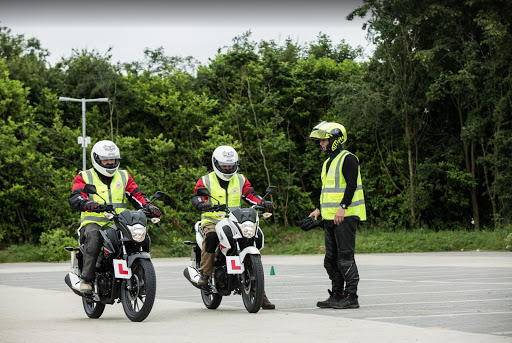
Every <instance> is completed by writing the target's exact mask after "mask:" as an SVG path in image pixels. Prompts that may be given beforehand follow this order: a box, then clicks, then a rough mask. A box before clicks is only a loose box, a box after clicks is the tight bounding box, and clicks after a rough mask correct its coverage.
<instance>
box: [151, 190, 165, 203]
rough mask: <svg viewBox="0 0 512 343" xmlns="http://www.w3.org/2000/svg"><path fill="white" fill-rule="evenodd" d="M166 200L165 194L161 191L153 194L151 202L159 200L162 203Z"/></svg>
mask: <svg viewBox="0 0 512 343" xmlns="http://www.w3.org/2000/svg"><path fill="white" fill-rule="evenodd" d="M166 198H167V194H165V193H164V192H162V191H157V192H156V193H155V195H153V201H155V200H160V201H163V200H165V199H166Z"/></svg>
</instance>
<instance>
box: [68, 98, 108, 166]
mask: <svg viewBox="0 0 512 343" xmlns="http://www.w3.org/2000/svg"><path fill="white" fill-rule="evenodd" d="M59 101H74V102H81V103H82V137H78V144H81V145H82V147H83V155H84V156H83V169H82V170H86V164H85V160H86V158H85V155H86V152H85V150H86V148H87V146H88V145H89V144H90V143H91V137H86V135H85V103H86V102H108V101H109V100H108V98H99V99H84V98H82V99H73V98H66V97H63V96H61V97H60V98H59Z"/></svg>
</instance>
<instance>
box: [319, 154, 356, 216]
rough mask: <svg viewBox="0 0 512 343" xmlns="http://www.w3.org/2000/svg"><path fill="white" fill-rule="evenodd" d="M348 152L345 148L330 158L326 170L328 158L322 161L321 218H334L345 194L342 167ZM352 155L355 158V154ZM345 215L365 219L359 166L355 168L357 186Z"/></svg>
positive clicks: (345, 184)
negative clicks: (329, 163)
mask: <svg viewBox="0 0 512 343" xmlns="http://www.w3.org/2000/svg"><path fill="white" fill-rule="evenodd" d="M348 154H352V153H351V152H349V151H347V150H343V151H342V152H340V153H339V154H338V155H337V156H336V157H335V158H334V159H333V160H332V162H331V165H330V166H329V170H326V167H327V163H328V162H329V159H327V160H326V161H325V162H324V165H323V167H322V194H321V195H320V209H321V213H322V218H323V219H326V220H333V219H334V215H335V214H336V211H337V210H338V208H339V206H340V203H341V200H342V199H343V196H344V195H345V188H346V187H347V182H346V181H345V178H344V177H343V173H342V168H343V162H344V161H345V157H347V156H348ZM352 155H353V156H354V157H355V158H357V156H356V155H354V154H352ZM358 160H359V159H358ZM345 216H346V217H348V216H358V217H359V219H360V220H361V221H363V220H366V206H365V203H364V194H363V183H362V180H361V170H360V168H358V169H357V188H356V191H355V192H354V197H353V198H352V203H351V204H350V206H349V207H348V208H347V209H346V210H345Z"/></svg>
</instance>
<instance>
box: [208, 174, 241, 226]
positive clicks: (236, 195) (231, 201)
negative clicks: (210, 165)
mask: <svg viewBox="0 0 512 343" xmlns="http://www.w3.org/2000/svg"><path fill="white" fill-rule="evenodd" d="M202 179H203V184H204V186H205V187H206V188H208V190H209V191H210V194H211V196H212V197H214V198H215V199H217V200H219V205H224V204H227V205H228V207H229V209H230V211H233V210H236V209H237V208H240V207H241V206H242V188H243V186H244V183H245V176H243V175H242V174H238V173H235V175H234V176H233V177H232V178H231V180H229V184H228V189H227V190H225V189H224V188H222V187H221V186H220V183H219V179H217V175H216V174H215V172H211V173H210V174H208V175H205V176H203V177H202ZM212 201H213V202H212ZM208 203H209V204H210V205H217V201H215V200H213V199H212V198H208ZM219 214H226V213H225V212H203V213H202V214H201V226H204V225H205V224H206V223H214V224H217V223H218V222H219V221H220V219H219V218H218V217H217V215H219Z"/></svg>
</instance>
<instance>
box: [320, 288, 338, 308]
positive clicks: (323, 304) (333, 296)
mask: <svg viewBox="0 0 512 343" xmlns="http://www.w3.org/2000/svg"><path fill="white" fill-rule="evenodd" d="M327 292H329V298H327V299H326V300H324V301H319V302H317V303H316V306H318V307H320V308H331V307H333V306H332V304H333V303H335V302H340V301H341V300H342V299H343V298H344V297H345V291H343V292H342V293H341V294H339V293H334V292H331V290H330V289H328V290H327Z"/></svg>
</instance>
